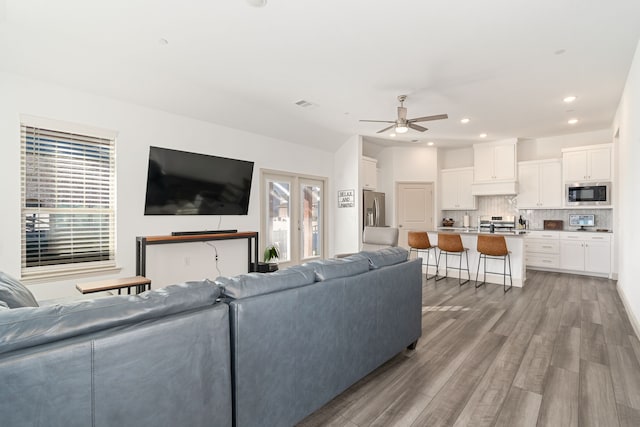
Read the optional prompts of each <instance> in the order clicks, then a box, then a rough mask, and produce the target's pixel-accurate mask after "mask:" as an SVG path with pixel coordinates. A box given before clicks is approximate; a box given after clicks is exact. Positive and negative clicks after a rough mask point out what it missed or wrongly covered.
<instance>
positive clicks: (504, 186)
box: [471, 181, 518, 196]
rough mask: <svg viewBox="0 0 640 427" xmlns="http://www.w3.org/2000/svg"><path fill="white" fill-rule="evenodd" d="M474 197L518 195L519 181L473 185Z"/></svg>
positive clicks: (472, 192)
mask: <svg viewBox="0 0 640 427" xmlns="http://www.w3.org/2000/svg"><path fill="white" fill-rule="evenodd" d="M471 194H472V195H473V196H512V195H515V194H518V181H501V182H483V183H478V184H471Z"/></svg>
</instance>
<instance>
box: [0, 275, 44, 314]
mask: <svg viewBox="0 0 640 427" xmlns="http://www.w3.org/2000/svg"><path fill="white" fill-rule="evenodd" d="M0 301H4V302H5V303H6V304H7V306H8V307H9V308H19V307H38V303H37V302H36V299H35V298H34V297H33V294H32V293H31V292H30V291H29V289H27V287H26V286H25V285H23V284H22V283H20V282H19V281H18V280H16V279H14V278H13V277H11V276H9V275H8V274H6V273H4V272H2V271H0Z"/></svg>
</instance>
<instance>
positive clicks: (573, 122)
mask: <svg viewBox="0 0 640 427" xmlns="http://www.w3.org/2000/svg"><path fill="white" fill-rule="evenodd" d="M567 123H569V124H570V125H575V124H576V123H578V119H569V120H568V121H567Z"/></svg>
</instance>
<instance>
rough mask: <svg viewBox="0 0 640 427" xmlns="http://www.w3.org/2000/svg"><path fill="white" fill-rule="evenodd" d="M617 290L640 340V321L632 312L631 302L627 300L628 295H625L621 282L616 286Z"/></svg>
mask: <svg viewBox="0 0 640 427" xmlns="http://www.w3.org/2000/svg"><path fill="white" fill-rule="evenodd" d="M616 289H617V290H618V295H620V300H621V301H622V305H624V309H625V311H626V312H627V316H628V317H629V321H630V322H631V326H632V327H633V330H634V331H635V333H636V337H637V338H640V321H639V320H638V318H637V317H636V316H635V314H634V312H633V310H631V306H630V304H629V300H628V298H627V295H626V294H625V293H624V289H623V288H622V287H621V286H620V282H618V283H617V284H616Z"/></svg>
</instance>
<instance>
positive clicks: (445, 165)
mask: <svg viewBox="0 0 640 427" xmlns="http://www.w3.org/2000/svg"><path fill="white" fill-rule="evenodd" d="M438 155H439V156H440V167H441V168H442V169H454V168H470V167H473V147H465V148H452V149H443V148H440V149H439V150H438Z"/></svg>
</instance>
